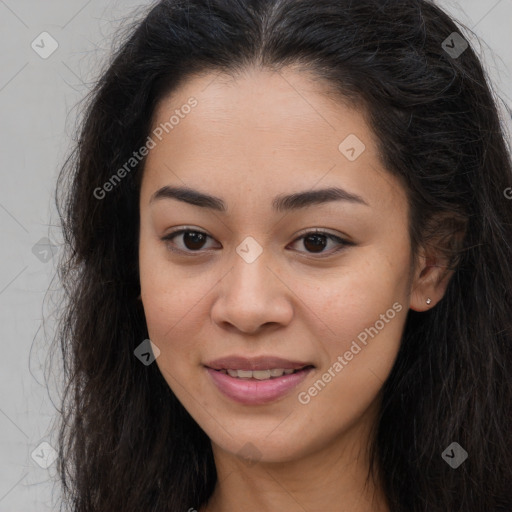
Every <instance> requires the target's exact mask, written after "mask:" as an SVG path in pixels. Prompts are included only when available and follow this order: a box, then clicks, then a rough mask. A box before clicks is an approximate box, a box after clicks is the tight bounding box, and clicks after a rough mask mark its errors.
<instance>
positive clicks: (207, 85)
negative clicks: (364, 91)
mask: <svg viewBox="0 0 512 512" xmlns="http://www.w3.org/2000/svg"><path fill="white" fill-rule="evenodd" d="M329 92H330V90H329V88H328V86H327V85H326V84H325V83H323V82H321V81H319V80H314V79H312V77H311V75H308V74H306V73H302V72H297V71H296V70H295V71H294V70H290V69H288V70H282V71H280V72H271V71H268V70H260V69H248V70H246V71H245V72H244V73H242V74H240V75H238V76H237V77H236V78H233V77H231V76H228V75H222V74H215V73H209V74H204V75H199V76H196V77H193V78H191V79H189V80H187V81H185V82H184V83H183V85H182V86H181V87H180V88H179V89H177V90H175V91H173V92H172V94H169V95H168V96H166V97H165V98H164V99H163V100H162V101H161V102H160V103H159V104H158V106H157V108H156V109H155V112H154V116H153V126H152V131H153V132H154V130H155V129H158V128H159V127H160V132H159V133H160V135H159V138H161V140H159V139H158V138H154V140H155V142H156V145H155V147H154V148H153V149H152V150H151V151H150V154H149V155H148V158H147V161H146V169H145V171H144V174H145V175H144V180H143V194H146V195H147V194H150V193H152V192H153V191H154V189H155V188H158V187H161V186H164V185H166V184H169V183H173V184H177V185H186V186H190V187H193V188H202V189H208V190H209V191H210V192H211V193H215V192H216V193H215V195H219V196H225V195H226V194H229V193H230V191H233V190H238V191H241V190H245V191H247V192H249V191H251V192H252V193H253V194H256V195H259V196H261V195H265V194H266V192H269V193H270V192H272V196H274V195H276V194H278V193H280V192H283V191H288V192H289V191H290V190H291V188H290V187H292V188H297V189H300V190H302V189H305V188H310V189H312V188H314V187H316V186H317V185H318V186H322V187H323V186H336V185H341V186H344V187H345V188H352V191H353V192H354V193H356V194H360V195H365V197H368V198H369V202H372V201H373V203H379V202H383V201H384V202H393V201H395V202H396V201H397V200H398V201H399V202H400V201H403V200H404V191H403V190H401V187H400V186H399V184H398V182H397V180H396V179H394V178H393V176H391V175H390V174H389V173H388V172H386V171H385V170H384V169H383V167H382V166H381V164H380V161H379V159H378V156H377V155H378V153H377V144H376V138H375V135H374V134H373V132H372V131H371V129H370V128H369V126H368V124H367V123H366V120H365V115H364V112H363V111H361V110H360V109H358V108H356V106H355V105H351V104H350V102H348V100H342V99H341V98H334V97H333V95H332V94H328V93H329ZM191 98H194V100H195V106H194V107H193V108H191V109H190V108H188V107H187V108H184V106H185V105H188V104H190V99H191ZM173 115H174V119H173V121H172V126H171V125H170V123H169V121H170V119H171V118H172V117H173ZM166 123H167V125H166ZM166 126H167V128H165V127H166ZM162 127H163V128H164V129H162ZM346 141H347V142H346ZM352 147H353V148H355V150H356V154H355V156H356V158H355V159H354V158H353V156H354V152H353V151H352V152H351V153H346V150H347V149H349V150H351V148H352ZM359 153H360V154H359ZM347 155H348V156H349V157H351V158H348V157H347ZM144 182H145V184H146V185H145V186H144ZM148 189H151V190H148ZM222 191H224V194H223V193H222ZM372 196H373V197H372Z"/></svg>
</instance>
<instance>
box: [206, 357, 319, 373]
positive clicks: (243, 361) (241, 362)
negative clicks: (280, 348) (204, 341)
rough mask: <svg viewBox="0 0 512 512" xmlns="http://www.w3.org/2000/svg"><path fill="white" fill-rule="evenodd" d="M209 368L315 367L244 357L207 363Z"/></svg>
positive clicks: (271, 359)
mask: <svg viewBox="0 0 512 512" xmlns="http://www.w3.org/2000/svg"><path fill="white" fill-rule="evenodd" d="M204 366H206V367H207V368H211V369H212V370H251V371H255V370H272V369H275V368H282V369H283V370H300V369H301V368H305V367H308V366H314V365H313V364H312V363H311V362H308V361H292V360H289V359H283V358H281V357H275V356H260V357H254V358H247V357H242V356H228V357H223V358H220V359H215V360H214V361H209V362H207V363H205V365H204Z"/></svg>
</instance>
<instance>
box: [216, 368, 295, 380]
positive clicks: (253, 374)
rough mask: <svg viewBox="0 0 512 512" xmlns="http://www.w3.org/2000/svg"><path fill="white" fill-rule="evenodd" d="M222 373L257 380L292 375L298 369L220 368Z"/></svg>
mask: <svg viewBox="0 0 512 512" xmlns="http://www.w3.org/2000/svg"><path fill="white" fill-rule="evenodd" d="M220 371H221V372H222V373H227V374H228V375H230V376H231V377H235V378H237V379H256V380H268V379H271V378H276V377H282V376H283V375H290V374H291V373H293V372H295V371H298V369H297V370H291V369H287V370H285V369H283V368H272V369H269V370H254V371H251V370H220Z"/></svg>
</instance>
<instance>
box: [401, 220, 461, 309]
mask: <svg viewBox="0 0 512 512" xmlns="http://www.w3.org/2000/svg"><path fill="white" fill-rule="evenodd" d="M466 221H467V219H466V218H464V217H463V216H461V215H458V214H454V213H453V212H452V213H451V214H447V213H444V214H441V215H436V216H434V218H432V219H431V221H430V222H429V223H428V226H427V228H426V231H425V236H424V240H425V242H424V245H423V246H422V247H421V248H420V250H419V251H418V255H417V259H416V265H415V268H414V272H413V277H412V280H411V295H410V305H409V307H410V308H411V309H412V310H414V311H420V312H421V311H427V310H429V309H432V308H433V307H434V306H436V304H437V303H438V302H439V301H440V300H441V299H442V298H443V296H444V294H445V292H446V288H447V287H448V283H449V282H450V279H451V278H452V276H453V274H454V272H455V268H456V266H457V264H458V259H459V255H460V251H461V248H462V242H463V239H464V234H465V231H466ZM428 299H430V301H429V303H427V300H428Z"/></svg>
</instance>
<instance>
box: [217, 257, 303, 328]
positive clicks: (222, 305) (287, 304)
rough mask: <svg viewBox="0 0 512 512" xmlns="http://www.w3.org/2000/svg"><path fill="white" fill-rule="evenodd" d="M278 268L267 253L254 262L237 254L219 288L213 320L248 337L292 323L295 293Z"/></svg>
mask: <svg viewBox="0 0 512 512" xmlns="http://www.w3.org/2000/svg"><path fill="white" fill-rule="evenodd" d="M276 267H277V265H275V264H272V261H269V258H267V257H266V251H263V253H262V254H261V255H260V256H259V257H258V258H257V259H256V260H255V261H253V262H251V263H248V262H246V261H245V260H244V259H243V258H241V257H240V256H239V255H238V254H235V255H234V258H233V266H232V268H231V270H230V271H229V272H228V273H227V274H226V275H225V277H224V278H223V279H222V280H221V281H220V282H219V283H218V286H217V287H216V290H217V297H216V300H215V302H214V304H213V306H212V310H211V319H212V321H213V322H214V323H215V324H216V325H219V326H220V327H222V328H223V329H230V330H238V331H240V332H243V333H246V334H256V333H258V332H259V331H261V330H262V329H265V328H267V329H268V328H272V327H273V328H278V327H279V326H280V327H283V326H285V325H287V324H288V323H290V321H291V319H292V317H293V292H292V291H291V289H290V288H289V286H287V284H286V283H285V282H283V280H282V278H280V277H279V276H278V274H277V268H276Z"/></svg>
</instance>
